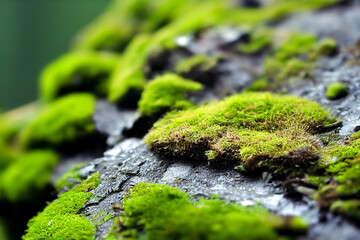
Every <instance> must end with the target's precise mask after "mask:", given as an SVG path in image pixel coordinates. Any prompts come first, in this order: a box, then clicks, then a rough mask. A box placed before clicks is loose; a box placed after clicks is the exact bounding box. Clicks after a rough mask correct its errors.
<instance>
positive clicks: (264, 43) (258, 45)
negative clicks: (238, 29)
mask: <svg viewBox="0 0 360 240" xmlns="http://www.w3.org/2000/svg"><path fill="white" fill-rule="evenodd" d="M250 36H251V39H250V42H249V43H241V44H240V45H239V46H238V48H237V50H238V51H239V52H240V53H245V54H256V53H259V52H260V51H262V50H263V49H265V48H266V47H270V46H271V44H272V40H273V35H272V31H270V30H269V29H260V30H256V31H255V32H253V33H252V34H251V35H250Z"/></svg>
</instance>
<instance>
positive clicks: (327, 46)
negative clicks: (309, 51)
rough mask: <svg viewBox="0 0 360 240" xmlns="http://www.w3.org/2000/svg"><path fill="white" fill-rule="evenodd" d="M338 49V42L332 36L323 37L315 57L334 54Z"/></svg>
mask: <svg viewBox="0 0 360 240" xmlns="http://www.w3.org/2000/svg"><path fill="white" fill-rule="evenodd" d="M336 51H337V42H336V41H335V40H334V39H332V38H324V39H322V40H321V41H320V42H319V43H318V45H317V46H316V51H315V53H314V56H313V58H315V59H316V58H318V57H319V56H332V55H334V54H335V53H336Z"/></svg>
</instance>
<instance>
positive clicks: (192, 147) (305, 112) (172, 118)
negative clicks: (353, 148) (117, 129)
mask: <svg viewBox="0 0 360 240" xmlns="http://www.w3.org/2000/svg"><path fill="white" fill-rule="evenodd" d="M328 117H329V113H328V111H326V110H325V109H323V108H322V107H320V106H319V105H318V104H316V103H314V102H311V101H309V100H305V99H301V98H297V97H291V96H280V95H271V94H268V93H245V94H241V95H235V96H233V97H230V98H228V99H225V100H223V101H221V102H215V103H212V104H209V105H207V106H202V107H199V108H197V109H194V110H188V111H182V112H178V113H171V114H168V115H166V116H165V117H164V118H163V119H161V120H160V121H158V122H157V123H155V124H154V128H153V129H152V130H151V131H150V133H149V134H148V135H147V136H146V137H145V141H146V143H148V144H149V145H150V147H151V149H152V150H155V151H158V152H162V153H164V154H170V153H171V154H175V155H178V156H186V157H195V158H200V159H204V158H205V159H207V160H208V161H210V162H211V161H220V162H222V163H224V164H226V163H228V162H231V161H235V162H237V163H238V164H243V165H244V166H245V167H246V168H247V169H256V168H261V167H265V168H270V169H272V170H276V171H280V170H281V169H283V168H287V167H289V168H295V167H296V166H298V167H300V166H302V167H304V166H308V165H309V164H310V163H311V160H314V159H316V156H317V151H318V148H319V146H318V143H317V141H316V140H315V138H314V136H312V135H311V133H313V132H314V131H316V129H318V128H320V127H322V126H324V124H325V123H326V122H328V121H330V120H329V119H328ZM189 154H190V155H189Z"/></svg>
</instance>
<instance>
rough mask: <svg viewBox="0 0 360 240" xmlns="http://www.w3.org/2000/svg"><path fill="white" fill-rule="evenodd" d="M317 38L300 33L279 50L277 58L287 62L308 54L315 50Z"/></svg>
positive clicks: (276, 54) (277, 50)
mask: <svg viewBox="0 0 360 240" xmlns="http://www.w3.org/2000/svg"><path fill="white" fill-rule="evenodd" d="M315 45H316V38H315V37H314V36H313V35H311V34H305V33H301V34H300V33H298V34H294V35H293V36H291V37H290V38H289V39H288V40H287V41H285V42H284V43H283V44H282V45H281V46H280V47H279V48H278V49H276V53H275V58H276V59H277V60H278V61H280V62H285V61H287V60H289V59H291V58H293V57H296V56H299V55H303V54H308V53H310V52H311V51H313V50H314V49H315Z"/></svg>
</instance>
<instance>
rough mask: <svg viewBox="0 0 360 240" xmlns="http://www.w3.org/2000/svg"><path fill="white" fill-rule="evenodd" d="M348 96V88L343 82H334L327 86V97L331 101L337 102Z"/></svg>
mask: <svg viewBox="0 0 360 240" xmlns="http://www.w3.org/2000/svg"><path fill="white" fill-rule="evenodd" d="M347 94H348V88H347V86H346V85H345V84H344V83H342V82H334V83H331V84H329V85H328V86H327V89H326V97H327V98H328V99H331V100H337V99H340V98H343V97H345V96H346V95H347Z"/></svg>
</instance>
